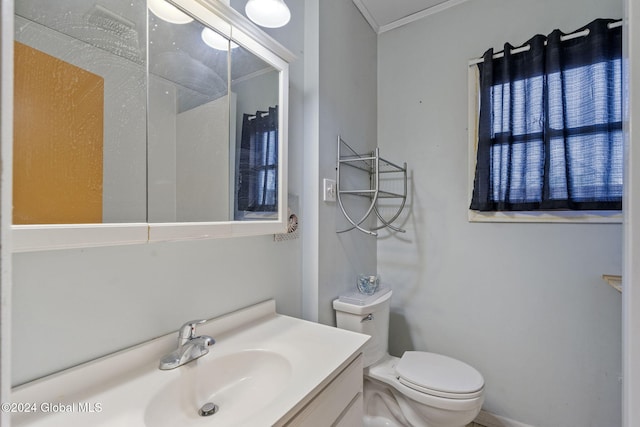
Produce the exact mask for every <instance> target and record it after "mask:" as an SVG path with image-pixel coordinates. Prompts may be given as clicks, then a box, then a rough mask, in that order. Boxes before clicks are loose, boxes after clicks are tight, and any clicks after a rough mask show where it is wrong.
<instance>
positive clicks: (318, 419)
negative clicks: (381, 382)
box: [277, 354, 364, 427]
mask: <svg viewBox="0 0 640 427" xmlns="http://www.w3.org/2000/svg"><path fill="white" fill-rule="evenodd" d="M363 367H364V365H363V362H362V354H359V355H358V356H357V357H356V358H355V359H354V360H353V361H352V362H351V363H349V364H348V365H347V366H346V367H345V368H344V369H342V371H338V373H337V374H336V376H335V377H334V378H333V379H331V380H330V382H329V383H328V384H327V385H326V386H325V387H324V388H323V389H321V390H320V391H319V392H318V394H316V395H315V396H313V397H312V398H311V400H310V401H309V403H307V404H306V405H305V406H304V407H303V408H302V409H301V410H300V411H299V412H298V413H297V414H296V415H294V416H293V418H292V419H290V420H289V421H287V422H285V423H284V424H277V425H284V426H286V427H294V426H301V427H303V426H342V427H353V426H357V425H362V416H363V400H362V381H363V376H362V372H363Z"/></svg>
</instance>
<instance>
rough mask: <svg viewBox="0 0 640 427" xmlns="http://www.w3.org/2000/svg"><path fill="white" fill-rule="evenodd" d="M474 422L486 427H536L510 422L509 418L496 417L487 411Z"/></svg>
mask: <svg viewBox="0 0 640 427" xmlns="http://www.w3.org/2000/svg"><path fill="white" fill-rule="evenodd" d="M473 422H474V423H478V424H481V425H483V426H485V427H534V426H532V425H530V424H525V423H521V422H520V421H515V420H510V419H509V418H505V417H501V416H500V415H495V414H492V413H491V412H487V411H480V413H479V414H478V416H477V417H476V419H475V420H473Z"/></svg>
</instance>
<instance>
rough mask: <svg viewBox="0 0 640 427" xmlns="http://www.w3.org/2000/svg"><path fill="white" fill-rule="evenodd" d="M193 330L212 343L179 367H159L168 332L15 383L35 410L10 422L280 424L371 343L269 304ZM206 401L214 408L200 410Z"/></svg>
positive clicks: (44, 426)
mask: <svg viewBox="0 0 640 427" xmlns="http://www.w3.org/2000/svg"><path fill="white" fill-rule="evenodd" d="M198 333H200V334H203V335H207V336H211V337H214V338H215V340H216V343H215V345H213V346H212V347H211V348H210V350H209V353H207V354H205V355H204V356H202V357H200V358H198V359H195V360H193V361H191V362H188V363H186V364H184V365H182V366H179V367H177V368H175V369H169V370H161V369H159V368H158V367H159V362H160V360H161V359H162V358H163V357H164V356H165V355H166V354H167V353H169V352H171V351H172V350H173V349H175V346H176V334H175V333H170V334H167V335H164V336H162V337H159V338H156V339H154V340H151V341H148V342H145V343H141V344H140V345H137V346H135V347H132V348H130V349H125V350H122V351H120V352H118V353H114V354H113V355H108V356H105V357H103V358H101V359H97V360H95V361H91V362H88V363H86V364H84V365H79V366H77V367H74V368H70V369H68V370H66V371H62V372H60V373H57V374H54V375H51V376H49V377H45V378H42V379H40V380H36V381H33V382H31V383H28V384H25V385H22V386H20V387H17V388H14V389H13V392H12V397H13V400H14V402H39V403H38V405H40V406H38V407H37V408H36V410H32V411H24V412H16V413H12V414H11V425H12V426H13V427H86V426H92V427H112V426H127V427H151V426H152V427H165V426H167V427H169V426H170V427H176V426H179V427H198V426H216V427H255V426H278V427H279V426H283V425H286V424H287V423H288V422H289V421H290V420H292V419H293V417H297V416H298V414H299V413H301V412H303V409H305V410H306V409H307V408H308V406H307V405H308V404H309V402H310V401H311V399H313V398H314V396H315V395H316V394H317V393H319V392H320V391H322V390H324V389H325V387H328V384H329V383H330V381H331V380H332V378H334V377H335V376H336V375H338V374H339V373H340V372H341V371H342V370H343V369H344V368H345V367H346V366H347V365H349V364H350V363H352V362H354V360H355V358H356V357H357V356H358V354H359V351H360V349H361V348H362V346H363V345H364V343H365V342H366V341H367V340H368V339H369V337H368V336H366V335H361V334H356V333H354V332H350V331H345V330H341V329H337V328H333V327H329V326H325V325H319V324H317V323H312V322H307V321H304V320H301V319H296V318H293V317H288V316H283V315H280V314H278V313H276V311H275V301H274V300H269V301H265V302H262V303H258V304H255V305H253V306H250V307H247V308H244V309H241V310H237V311H235V312H232V313H229V314H226V315H223V316H220V317H217V318H215V319H212V320H211V321H209V322H207V323H204V324H202V325H200V326H199V328H198ZM354 363H355V362H354ZM358 377H361V374H360V375H359V376H358ZM349 399H351V398H349ZM41 402H44V403H42V405H41V404H40V403H41ZM50 403H51V404H55V405H56V406H55V408H58V410H50V409H49V406H48V405H49V404H50ZM208 403H212V404H215V405H217V406H218V410H217V412H215V413H213V414H211V415H208V416H201V415H200V413H199V412H200V410H201V409H202V408H203V406H205V405H206V404H208ZM211 406H212V405H211ZM29 408H31V406H30V407H29ZM205 409H208V405H207V408H205ZM340 411H342V409H340ZM211 412H213V411H211ZM305 413H306V412H305ZM323 414H324V412H323ZM334 415H336V417H337V415H339V413H338V414H334ZM334 418H335V417H334ZM330 424H331V423H329V424H326V425H330ZM309 425H311V424H309ZM315 425H319V424H317V423H316V424H315ZM320 425H322V424H320Z"/></svg>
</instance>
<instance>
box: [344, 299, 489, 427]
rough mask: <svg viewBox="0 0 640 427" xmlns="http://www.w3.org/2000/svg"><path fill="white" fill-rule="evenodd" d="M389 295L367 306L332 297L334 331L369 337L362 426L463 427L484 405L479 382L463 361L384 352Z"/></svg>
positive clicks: (414, 353) (418, 352)
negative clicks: (335, 324)
mask: <svg viewBox="0 0 640 427" xmlns="http://www.w3.org/2000/svg"><path fill="white" fill-rule="evenodd" d="M390 299H391V291H389V292H387V293H386V294H384V295H382V296H380V297H379V298H378V299H376V300H374V301H373V302H371V303H368V304H366V305H357V304H352V303H347V302H343V301H340V300H339V299H336V300H334V301H333V308H334V309H335V310H336V320H337V325H338V327H339V328H342V329H348V330H351V331H355V332H360V333H363V334H367V335H371V339H370V340H369V341H368V343H367V344H366V345H365V348H364V351H363V356H364V366H365V369H364V426H365V427H407V426H412V427H463V426H465V425H467V424H468V423H470V422H471V421H473V419H474V418H475V417H476V416H477V415H478V413H479V412H480V408H481V407H482V402H483V401H484V379H483V378H482V375H481V374H480V372H478V371H477V370H475V369H474V368H473V367H471V366H469V365H467V364H466V363H463V362H460V361H459V360H456V359H452V358H450V357H447V356H442V355H439V354H435V353H427V352H422V351H407V352H405V353H404V354H403V355H402V357H401V358H397V357H393V356H390V355H389V354H388V353H387V340H388V334H389V305H390Z"/></svg>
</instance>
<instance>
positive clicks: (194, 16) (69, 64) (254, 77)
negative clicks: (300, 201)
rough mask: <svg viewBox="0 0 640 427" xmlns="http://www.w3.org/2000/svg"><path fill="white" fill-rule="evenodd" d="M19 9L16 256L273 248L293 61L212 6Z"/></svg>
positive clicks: (105, 2)
mask: <svg viewBox="0 0 640 427" xmlns="http://www.w3.org/2000/svg"><path fill="white" fill-rule="evenodd" d="M147 3H148V4H146V3H145V2H131V1H128V0H127V1H124V0H102V1H100V2H93V1H86V0H64V1H59V2H57V1H56V2H52V1H49V0H21V1H19V2H16V4H15V14H16V16H15V23H16V25H15V73H14V87H15V102H14V220H13V223H14V241H15V242H14V243H15V245H14V246H15V247H16V248H17V250H39V249H48V248H56V247H74V246H93V245H106V244H116V243H133V242H141V241H148V240H151V241H153V240H171V239H185V238H206V237H216V236H236V235H251V234H269V233H274V232H280V231H282V230H284V223H285V220H286V215H285V213H286V212H285V211H286V204H285V203H286V168H285V165H286V138H287V132H286V130H287V129H286V116H287V85H288V61H291V60H292V59H293V55H291V54H290V53H289V52H288V51H286V49H284V48H283V47H282V46H280V45H278V44H277V43H276V42H275V41H273V40H272V39H270V38H269V37H268V36H266V35H264V33H262V32H261V31H260V30H258V29H257V28H256V27H254V26H253V25H252V24H250V23H248V21H247V20H245V19H244V17H242V16H241V15H239V14H238V13H236V12H235V11H234V10H233V9H231V8H229V7H228V6H226V5H225V4H224V3H221V2H219V1H216V0H207V1H203V0H175V1H172V2H167V1H165V0H148V2H147Z"/></svg>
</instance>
